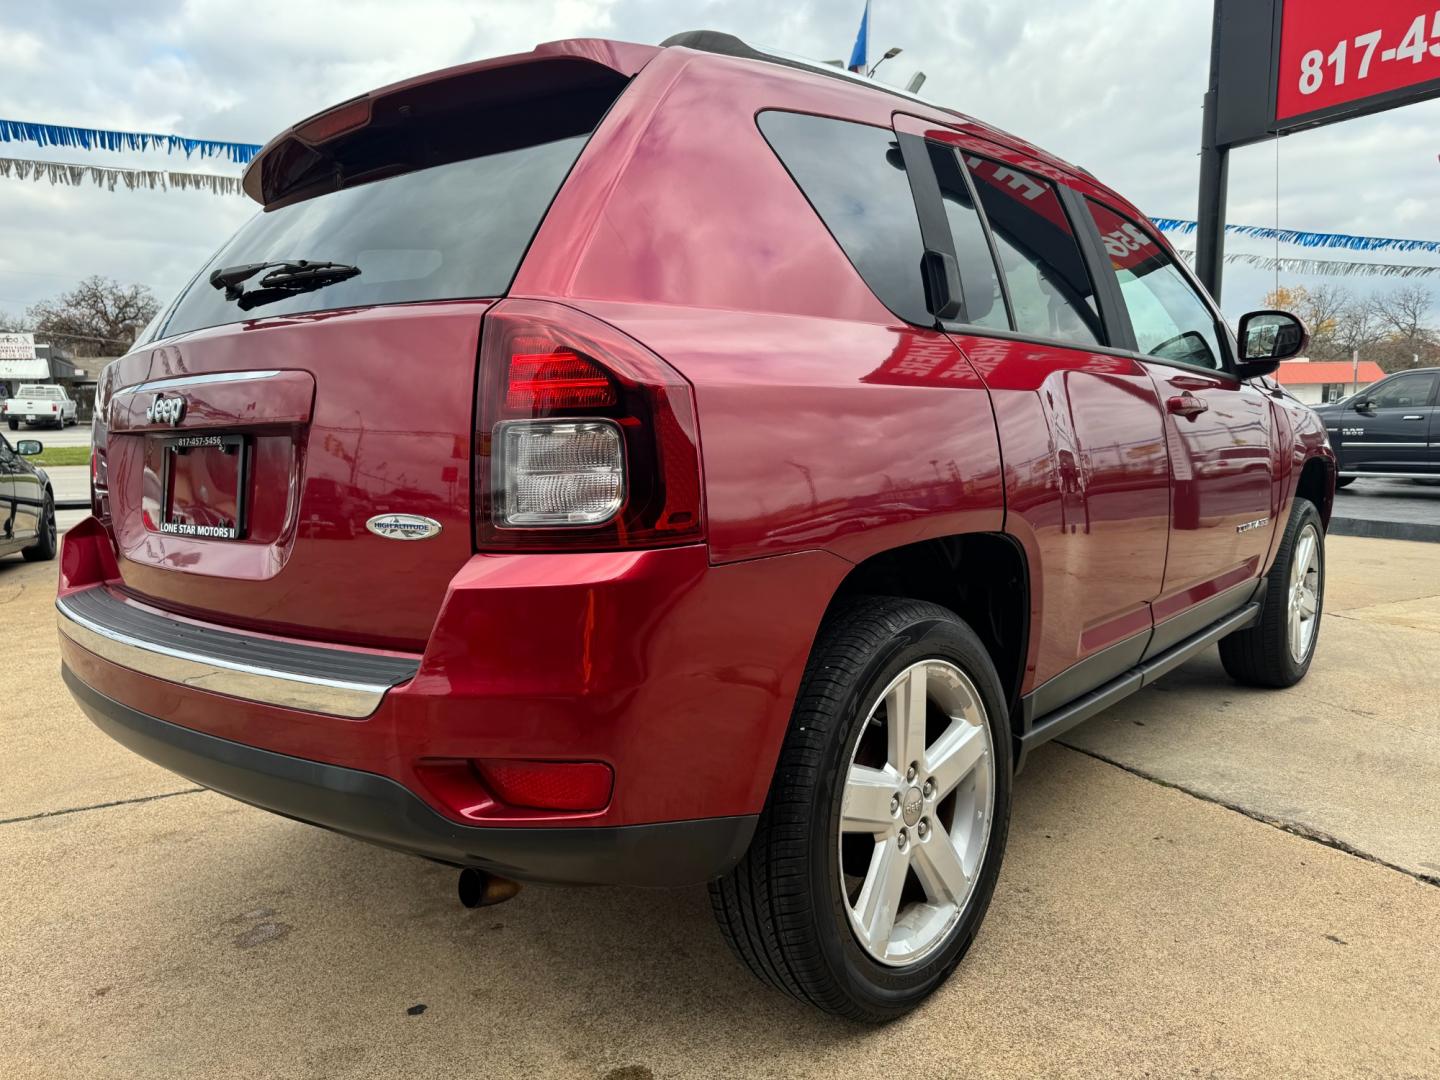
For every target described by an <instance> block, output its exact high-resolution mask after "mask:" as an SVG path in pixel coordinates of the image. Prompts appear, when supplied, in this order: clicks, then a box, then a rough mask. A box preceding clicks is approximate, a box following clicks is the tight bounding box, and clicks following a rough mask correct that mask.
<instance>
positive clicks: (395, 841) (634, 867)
mask: <svg viewBox="0 0 1440 1080" xmlns="http://www.w3.org/2000/svg"><path fill="white" fill-rule="evenodd" d="M61 673H62V676H63V678H64V680H65V684H66V686H67V687H68V688H69V690H70V692H71V693H72V694H73V695H74V696H75V700H76V701H77V702H78V703H79V704H80V707H81V708H82V709H83V710H84V711H85V714H86V715H87V716H89V717H90V719H91V720H92V721H94V722H95V724H96V725H97V726H98V727H99V728H100V729H101V730H102V731H104V732H105V733H106V734H107V735H109V736H110V737H111V738H113V739H114V740H115V741H116V742H119V743H121V744H122V745H124V746H126V747H127V748H129V749H130V750H132V751H134V752H135V753H137V754H139V755H140V756H141V757H144V758H147V759H149V760H150V761H153V762H155V763H156V764H157V765H161V766H163V767H164V768H167V769H169V770H170V771H172V772H175V773H178V774H179V775H181V776H184V777H186V778H187V779H190V780H193V781H194V782H195V783H197V784H201V785H203V786H205V787H207V788H210V789H212V790H214V791H218V792H220V793H221V794H223V795H229V796H230V797H231V798H235V799H239V800H241V801H242V802H247V803H250V804H251V805H252V806H258V807H260V808H261V809H264V810H269V811H271V812H272V813H276V814H280V815H283V816H284V817H288V818H293V819H295V820H297V821H303V822H306V823H308V824H311V825H318V826H320V827H321V828H324V829H330V830H332V831H334V832H338V833H343V834H345V835H347V836H353V837H356V838H358V839H361V840H366V841H369V842H370V843H373V844H379V845H381V846H383V847H388V848H393V849H395V850H398V851H404V852H408V853H410V854H413V855H420V856H423V857H425V858H429V859H434V860H437V861H439V862H444V863H450V864H452V865H455V866H473V867H479V868H482V869H485V870H490V871H493V872H495V873H497V874H500V875H503V876H505V877H510V878H516V879H519V880H526V881H550V882H566V883H586V884H596V885H649V886H657V885H693V884H699V883H701V882H704V881H708V880H710V879H712V878H715V877H718V876H720V875H721V874H724V873H725V872H726V871H728V870H729V869H730V868H731V867H733V866H734V865H735V863H736V862H737V861H738V860H739V858H740V856H741V854H742V853H743V852H744V851H745V847H746V845H748V844H749V842H750V836H751V834H752V833H753V832H754V830H755V817H754V816H753V815H742V816H735V817H723V818H701V819H697V820H692V821H670V822H663V823H659V824H651V825H622V826H612V827H605V826H587V827H583V828H516V827H502V828H484V827H477V826H472V825H461V824H459V823H457V822H454V821H451V820H449V819H448V818H445V817H442V816H441V815H440V814H438V813H436V812H435V811H434V810H433V809H431V808H430V807H429V806H428V805H426V804H425V803H424V802H423V801H421V800H420V799H419V798H418V797H417V796H416V795H415V794H414V793H412V792H411V791H410V790H409V789H408V788H406V787H404V786H403V785H401V784H399V783H397V782H396V781H394V780H392V779H390V778H389V777H385V776H380V775H377V774H375V773H370V772H363V771H361V770H358V769H350V768H344V767H342V766H339V765H332V764H327V763H325V762H320V761H310V760H306V759H305V758H298V757H292V756H290V755H288V754H278V753H275V752H273V751H270V750H263V749H260V748H259V747H255V746H247V745H245V744H244V743H239V742H234V741H231V740H229V739H221V738H217V737H216V736H214V735H207V734H205V733H204V732H200V731H194V730H192V729H190V728H185V727H180V726H179V725H177V724H171V723H167V722H166V721H164V720H160V719H157V718H156V717H153V716H149V715H147V714H145V713H142V712H139V711H137V710H135V709H132V708H130V707H129V706H127V705H122V704H121V703H120V702H118V701H113V700H111V699H110V698H108V697H106V696H105V695H104V694H101V693H99V692H97V691H96V690H94V689H92V688H91V687H89V686H87V685H86V684H85V683H84V682H82V681H81V680H80V679H79V678H78V677H77V676H76V675H75V674H74V673H73V672H72V671H71V670H70V668H69V667H68V666H66V667H63V668H62V669H61Z"/></svg>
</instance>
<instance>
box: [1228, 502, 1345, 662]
mask: <svg viewBox="0 0 1440 1080" xmlns="http://www.w3.org/2000/svg"><path fill="white" fill-rule="evenodd" d="M1308 529H1313V530H1314V535H1315V538H1316V557H1317V560H1318V571H1317V575H1316V576H1317V583H1316V586H1315V613H1314V630H1313V632H1312V634H1311V636H1310V640H1309V644H1308V646H1307V647H1306V649H1305V651H1304V657H1303V659H1300V660H1297V659H1296V658H1295V656H1294V654H1293V653H1292V651H1291V648H1290V643H1291V637H1292V632H1291V627H1290V614H1291V613H1290V590H1291V582H1290V575H1291V571H1292V569H1293V565H1294V562H1295V556H1296V547H1297V541H1298V540H1299V538H1300V536H1301V534H1302V533H1305V532H1306V531H1307V530H1308ZM1263 596H1264V612H1263V613H1262V614H1261V617H1260V621H1259V622H1258V623H1256V624H1255V625H1254V626H1252V627H1250V628H1249V629H1246V630H1237V631H1235V633H1233V634H1231V635H1229V636H1228V637H1224V638H1221V639H1220V662H1221V663H1222V664H1224V665H1225V671H1226V673H1227V674H1228V675H1229V676H1230V677H1231V678H1232V679H1234V680H1235V681H1236V682H1238V683H1243V684H1245V685H1246V686H1267V687H1274V688H1277V689H1283V688H1284V687H1287V686H1294V685H1295V684H1296V683H1298V682H1299V681H1300V680H1301V679H1303V678H1304V677H1305V673H1306V672H1307V671H1309V670H1310V662H1311V661H1312V660H1313V659H1314V658H1315V647H1316V646H1317V645H1318V644H1319V642H1320V624H1321V615H1323V614H1324V610H1325V525H1324V523H1323V522H1322V521H1321V520H1320V512H1319V511H1318V510H1316V509H1315V504H1314V503H1312V502H1310V501H1309V500H1308V499H1301V498H1297V499H1296V500H1295V502H1294V504H1293V505H1292V506H1291V508H1290V520H1289V521H1287V522H1286V523H1285V535H1284V536H1282V537H1281V539H1280V546H1279V549H1278V550H1277V551H1276V552H1275V563H1274V565H1273V566H1271V567H1270V572H1269V573H1268V574H1266V575H1265V589H1264V593H1263Z"/></svg>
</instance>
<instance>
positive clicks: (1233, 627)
mask: <svg viewBox="0 0 1440 1080" xmlns="http://www.w3.org/2000/svg"><path fill="white" fill-rule="evenodd" d="M1260 611H1261V606H1260V602H1259V601H1253V602H1251V603H1249V604H1247V605H1245V606H1244V607H1242V608H1241V609H1240V610H1239V611H1236V612H1233V613H1232V614H1229V615H1227V616H1225V618H1223V619H1220V620H1218V621H1217V622H1213V623H1211V624H1210V625H1209V626H1207V627H1205V628H1204V629H1203V630H1201V631H1200V632H1199V633H1196V634H1193V635H1191V636H1190V637H1189V638H1187V639H1185V640H1184V641H1181V642H1179V643H1177V644H1175V645H1172V646H1171V647H1170V648H1168V649H1166V650H1165V651H1164V652H1162V653H1159V654H1157V655H1155V656H1152V657H1150V658H1149V659H1147V660H1145V661H1144V662H1142V663H1141V664H1140V665H1139V666H1137V667H1134V668H1131V669H1130V670H1129V671H1127V672H1125V673H1124V674H1123V675H1119V676H1117V677H1116V678H1114V679H1111V680H1110V681H1109V682H1107V683H1106V684H1105V685H1103V686H1099V687H1096V688H1095V689H1094V690H1092V691H1090V693H1088V694H1084V695H1082V696H1080V697H1078V698H1076V699H1075V700H1074V701H1072V702H1070V703H1068V704H1066V705H1062V706H1061V707H1060V708H1058V709H1052V710H1051V711H1050V712H1048V713H1046V714H1045V715H1044V716H1040V717H1037V718H1036V719H1035V722H1034V724H1033V725H1032V726H1031V727H1030V729H1029V730H1028V731H1027V732H1025V734H1023V735H1021V736H1019V737H1018V738H1017V739H1016V740H1015V742H1016V754H1015V771H1016V772H1019V771H1020V768H1021V767H1022V766H1023V765H1024V764H1025V759H1026V758H1028V757H1029V756H1030V752H1031V751H1032V750H1034V749H1035V747H1037V746H1040V745H1041V744H1042V743H1047V742H1049V741H1050V740H1051V739H1054V738H1056V737H1057V736H1060V735H1063V734H1065V732H1067V731H1069V730H1070V729H1071V728H1073V727H1075V726H1077V725H1078V724H1082V723H1084V722H1085V721H1086V720H1089V719H1090V717H1092V716H1094V715H1095V714H1096V713H1098V712H1102V711H1103V710H1105V709H1108V708H1109V707H1110V706H1111V705H1114V704H1115V703H1116V702H1117V701H1122V700H1124V699H1125V698H1127V697H1129V696H1130V695H1131V694H1133V693H1135V691H1137V690H1139V689H1141V688H1142V687H1145V686H1149V685H1150V684H1151V683H1153V682H1154V681H1155V680H1156V679H1158V678H1160V677H1161V676H1162V675H1165V674H1167V673H1169V672H1171V671H1173V670H1174V669H1175V668H1177V667H1179V666H1180V665H1181V664H1183V663H1185V661H1187V660H1189V659H1190V658H1191V657H1193V656H1195V655H1196V654H1198V653H1200V652H1202V651H1203V650H1205V649H1207V648H1209V647H1210V646H1211V645H1213V644H1215V642H1217V641H1219V640H1220V639H1221V638H1222V637H1225V636H1226V635H1227V634H1233V633H1234V632H1235V631H1237V630H1244V629H1245V628H1246V627H1247V626H1253V625H1254V624H1255V622H1256V621H1258V620H1259V618H1260ZM1032 696H1033V695H1032ZM1023 707H1024V706H1023V705H1022V710H1023Z"/></svg>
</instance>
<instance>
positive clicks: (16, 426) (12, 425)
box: [6, 420, 20, 431]
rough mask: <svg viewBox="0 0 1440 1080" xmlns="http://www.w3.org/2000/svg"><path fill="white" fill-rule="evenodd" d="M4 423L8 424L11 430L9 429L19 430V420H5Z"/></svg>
mask: <svg viewBox="0 0 1440 1080" xmlns="http://www.w3.org/2000/svg"><path fill="white" fill-rule="evenodd" d="M6 423H7V424H9V425H10V430H11V431H19V430H20V421H19V420H7V421H6Z"/></svg>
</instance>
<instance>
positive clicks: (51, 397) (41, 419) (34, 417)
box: [0, 383, 79, 431]
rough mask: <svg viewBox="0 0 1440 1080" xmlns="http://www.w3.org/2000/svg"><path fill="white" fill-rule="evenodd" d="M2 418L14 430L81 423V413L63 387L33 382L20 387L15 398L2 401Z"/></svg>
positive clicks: (60, 426) (0, 410)
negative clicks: (21, 427) (25, 427)
mask: <svg viewBox="0 0 1440 1080" xmlns="http://www.w3.org/2000/svg"><path fill="white" fill-rule="evenodd" d="M0 417H3V418H4V420H5V422H6V423H7V424H9V425H10V430H11V431H16V430H18V429H19V427H20V425H21V424H22V423H24V424H28V425H30V426H31V427H36V426H43V427H57V428H65V427H69V426H70V425H71V424H74V423H77V422H78V417H79V413H78V411H77V408H76V405H75V402H73V401H71V400H70V395H69V394H67V393H66V392H65V388H64V387H63V386H50V385H48V384H45V383H31V384H29V385H26V386H21V387H19V388H17V389H16V391H15V396H14V397H13V398H10V399H9V400H7V401H4V402H0Z"/></svg>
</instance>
